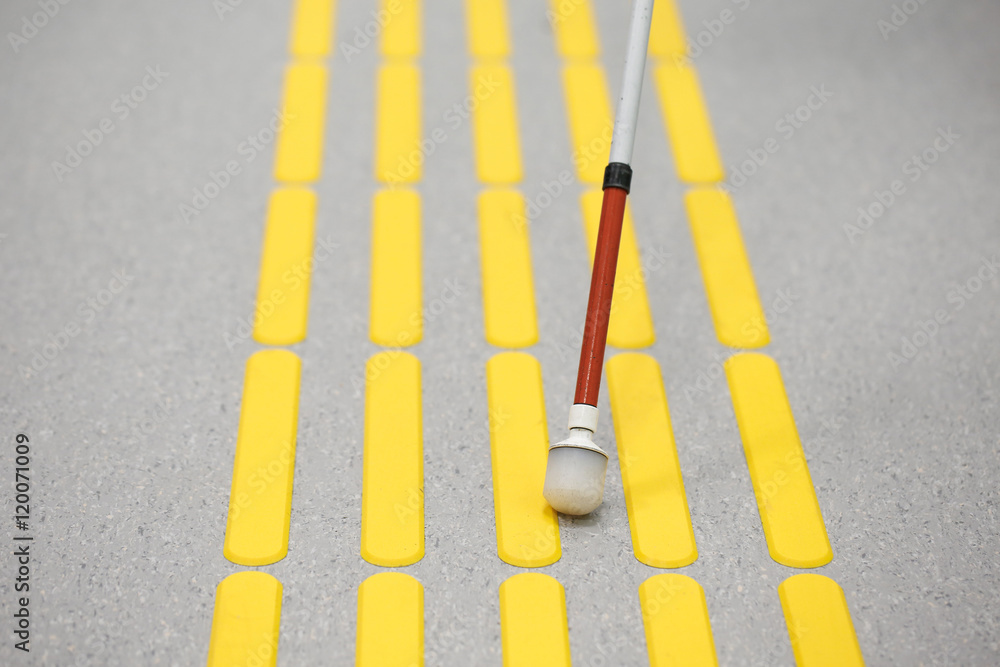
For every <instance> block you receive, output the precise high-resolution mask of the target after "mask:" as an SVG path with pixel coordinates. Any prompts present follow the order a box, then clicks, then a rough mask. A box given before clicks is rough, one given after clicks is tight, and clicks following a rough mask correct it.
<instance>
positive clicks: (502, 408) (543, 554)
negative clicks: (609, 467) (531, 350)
mask: <svg viewBox="0 0 1000 667" xmlns="http://www.w3.org/2000/svg"><path fill="white" fill-rule="evenodd" d="M486 389H487V397H488V400H489V422H490V453H491V456H492V461H493V508H494V511H495V513H496V523H497V551H498V553H499V555H500V559H501V560H503V561H504V562H506V563H510V564H511V565H517V566H518V567H541V566H543V565H549V564H551V563H554V562H556V561H557V560H559V556H560V555H561V553H562V552H561V548H560V546H559V521H558V519H557V518H556V513H555V510H553V509H552V508H551V507H549V504H548V503H547V502H545V498H543V497H542V486H543V485H544V484H545V464H546V461H547V460H548V450H549V442H548V426H547V423H546V421H545V397H544V395H543V394H542V367H541V365H540V364H539V363H538V361H537V360H536V359H535V358H534V357H533V356H531V355H530V354H525V353H524V352H501V353H500V354H497V355H494V356H493V357H492V358H491V359H490V360H489V361H488V362H486Z"/></svg>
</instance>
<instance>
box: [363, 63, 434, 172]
mask: <svg viewBox="0 0 1000 667" xmlns="http://www.w3.org/2000/svg"><path fill="white" fill-rule="evenodd" d="M425 157H426V156H425V155H424V154H423V153H422V152H421V150H420V71H419V70H418V69H417V67H416V66H414V65H408V64H393V65H383V66H381V67H380V68H379V70H378V111H377V113H376V118H375V178H376V179H377V180H379V181H381V182H383V183H391V184H396V183H416V182H417V181H419V180H420V177H421V175H422V174H423V164H424V158H425Z"/></svg>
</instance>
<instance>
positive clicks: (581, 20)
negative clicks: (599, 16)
mask: <svg viewBox="0 0 1000 667" xmlns="http://www.w3.org/2000/svg"><path fill="white" fill-rule="evenodd" d="M545 16H546V18H548V20H549V25H551V26H552V29H553V30H554V31H555V33H556V48H557V49H558V51H559V55H561V56H562V57H563V58H594V57H596V56H598V55H600V53H601V47H600V44H599V43H598V40H597V28H596V27H595V23H594V10H593V9H592V8H591V6H590V0H549V10H548V11H547V12H545Z"/></svg>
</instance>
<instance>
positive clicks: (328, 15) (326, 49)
mask: <svg viewBox="0 0 1000 667" xmlns="http://www.w3.org/2000/svg"><path fill="white" fill-rule="evenodd" d="M334 5H335V2H334V0H296V2H295V11H294V13H293V15H292V38H291V52H292V55H295V56H325V55H327V54H329V53H330V44H331V42H332V35H333V10H334Z"/></svg>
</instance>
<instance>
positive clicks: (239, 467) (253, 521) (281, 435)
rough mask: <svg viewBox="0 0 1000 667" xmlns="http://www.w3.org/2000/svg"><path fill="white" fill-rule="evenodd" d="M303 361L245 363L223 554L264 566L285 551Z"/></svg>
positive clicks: (262, 357)
mask: <svg viewBox="0 0 1000 667" xmlns="http://www.w3.org/2000/svg"><path fill="white" fill-rule="evenodd" d="M301 373H302V362H301V360H300V359H299V358H298V357H297V356H296V355H295V354H293V353H291V352H289V351H288V350H261V351H260V352H255V353H254V354H253V355H251V356H250V358H249V359H248V360H247V369H246V376H245V377H244V379H243V403H242V404H241V405H240V427H239V433H238V434H237V436H236V460H235V463H234V464H233V485H232V489H231V491H230V493H229V517H228V520H227V522H226V540H225V545H224V547H223V555H224V556H225V557H226V558H228V559H229V560H231V561H232V562H234V563H238V564H239V565H251V566H255V565H268V564H270V563H275V562H277V561H279V560H281V559H282V558H284V557H285V554H286V553H288V525H289V522H290V520H291V512H292V477H293V474H294V472H295V432H296V429H297V427H298V415H299V378H300V376H301Z"/></svg>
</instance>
